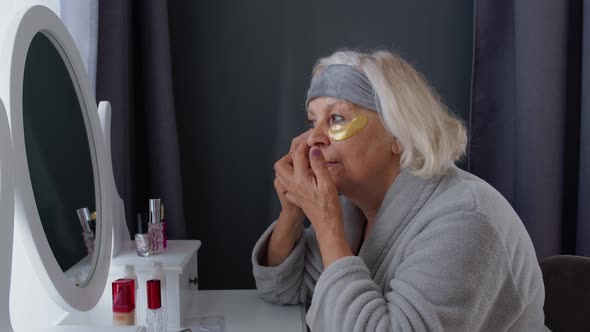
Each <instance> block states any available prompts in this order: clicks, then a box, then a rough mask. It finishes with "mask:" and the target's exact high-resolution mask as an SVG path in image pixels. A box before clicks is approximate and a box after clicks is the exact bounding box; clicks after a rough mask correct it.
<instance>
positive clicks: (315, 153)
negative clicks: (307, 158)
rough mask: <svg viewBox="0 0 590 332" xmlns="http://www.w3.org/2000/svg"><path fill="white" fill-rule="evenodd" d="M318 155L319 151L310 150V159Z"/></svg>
mask: <svg viewBox="0 0 590 332" xmlns="http://www.w3.org/2000/svg"><path fill="white" fill-rule="evenodd" d="M319 155H320V150H319V149H313V150H311V156H312V157H317V156H319Z"/></svg>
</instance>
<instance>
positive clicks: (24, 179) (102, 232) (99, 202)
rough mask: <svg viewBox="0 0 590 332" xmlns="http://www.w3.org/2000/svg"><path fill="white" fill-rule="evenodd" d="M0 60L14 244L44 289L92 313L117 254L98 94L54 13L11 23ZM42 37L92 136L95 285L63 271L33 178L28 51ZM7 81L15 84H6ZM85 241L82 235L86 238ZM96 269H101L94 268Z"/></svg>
mask: <svg viewBox="0 0 590 332" xmlns="http://www.w3.org/2000/svg"><path fill="white" fill-rule="evenodd" d="M6 30H7V34H6V38H5V39H4V41H3V44H2V49H3V54H2V57H1V58H0V59H1V60H0V77H1V78H3V79H2V80H0V96H1V97H2V98H3V99H4V100H5V102H6V105H7V110H8V117H9V123H10V129H11V137H12V142H13V156H14V166H15V167H14V168H15V174H14V175H15V176H14V192H15V194H14V199H15V201H14V206H15V211H14V215H15V216H14V239H15V242H16V241H19V242H20V243H22V246H23V247H24V248H25V251H26V254H27V255H26V256H27V258H28V260H29V261H30V264H31V266H32V268H33V270H34V271H35V272H36V273H37V277H38V279H39V281H40V282H41V284H42V286H43V288H44V289H45V290H47V293H48V294H49V296H50V297H51V298H52V299H53V300H54V301H55V303H56V304H58V305H59V306H60V307H61V308H62V309H64V310H66V311H75V310H80V311H87V310H90V309H92V308H93V307H94V306H95V305H96V303H97V302H98V301H99V299H100V297H101V295H102V293H103V291H104V288H105V285H106V281H107V277H108V272H109V266H110V260H111V250H112V247H111V246H112V220H113V217H114V215H113V200H112V193H113V192H115V188H113V184H114V180H113V179H112V178H113V173H112V166H111V164H109V161H110V157H109V156H107V155H106V154H107V149H106V146H105V139H104V136H103V133H102V130H101V123H100V119H99V116H98V112H97V105H96V101H95V98H94V93H92V91H91V90H90V84H89V81H88V77H87V74H86V70H85V68H84V64H83V62H82V58H81V57H80V54H79V52H78V49H77V47H76V45H75V43H74V41H73V39H72V37H71V36H70V34H69V32H68V31H67V29H66V27H65V26H64V24H63V23H62V21H61V20H60V19H59V17H57V16H56V15H55V14H54V13H53V12H52V11H51V10H50V9H48V8H46V7H43V6H33V7H31V8H28V9H27V10H25V11H23V12H21V13H20V14H18V15H16V17H15V18H14V20H13V21H11V22H9V23H8V26H7V29H6ZM39 32H42V33H43V34H44V35H45V36H46V37H48V39H50V40H51V41H52V43H53V45H54V46H55V48H56V49H57V51H58V52H59V53H60V55H61V57H62V60H63V62H64V64H65V65H66V67H67V68H68V72H69V74H70V77H71V79H72V83H73V85H74V88H75V90H76V94H77V96H78V100H79V102H80V103H81V109H82V115H83V118H84V124H85V127H86V132H87V134H88V135H89V136H88V139H89V142H90V143H89V144H90V150H91V156H92V157H91V158H92V165H93V171H94V188H95V197H96V211H97V219H100V228H97V232H96V233H97V234H96V236H97V237H96V242H95V243H96V244H97V245H99V247H98V248H99V252H98V254H97V255H96V254H95V255H94V257H93V268H92V271H91V272H90V273H89V275H91V276H92V277H91V279H90V280H89V282H88V283H87V284H86V285H85V287H77V286H75V285H74V281H73V280H71V279H69V278H67V277H66V275H65V274H64V272H63V271H62V270H61V268H60V266H59V264H58V263H57V260H56V258H55V256H54V255H53V252H52V251H51V247H50V246H49V242H48V241H47V237H46V236H45V233H44V230H43V226H42V224H41V219H40V217H39V213H38V210H37V206H36V203H35V197H34V194H33V189H32V185H31V179H30V176H29V171H28V170H29V167H28V163H27V156H26V147H25V139H24V131H23V109H22V106H23V105H22V97H23V76H24V70H25V61H26V58H27V51H28V49H29V45H30V44H31V41H32V40H33V38H34V37H35V35H36V34H37V33H39ZM5 78H9V80H6V79H5ZM80 236H81V233H80ZM94 263H95V264H94Z"/></svg>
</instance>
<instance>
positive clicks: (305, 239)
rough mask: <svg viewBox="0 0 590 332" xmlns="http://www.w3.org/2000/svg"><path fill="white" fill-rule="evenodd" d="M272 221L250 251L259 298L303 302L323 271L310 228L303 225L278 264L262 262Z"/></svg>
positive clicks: (272, 225) (279, 301)
mask: <svg viewBox="0 0 590 332" xmlns="http://www.w3.org/2000/svg"><path fill="white" fill-rule="evenodd" d="M275 224H276V221H275V222H274V223H272V224H271V225H270V226H269V227H268V229H267V230H266V231H265V232H264V233H263V234H262V236H261V237H260V239H259V240H258V242H256V245H255V246H254V249H253V251H252V266H253V275H254V279H255V281H256V288H257V289H258V292H259V294H260V295H261V296H262V298H263V299H265V300H267V301H269V302H272V303H278V304H296V303H307V302H309V301H310V300H311V295H312V294H313V290H314V287H315V284H316V282H317V280H318V278H319V277H320V274H321V273H322V271H323V263H322V257H321V254H320V251H319V247H318V244H317V240H316V237H315V233H314V231H313V228H311V227H310V228H307V229H305V230H304V231H303V232H302V234H301V236H300V237H299V240H298V241H297V243H296V244H295V247H294V248H293V250H292V251H291V253H290V254H289V256H287V258H286V259H285V260H284V261H283V262H282V263H281V264H280V265H278V266H270V267H269V266H262V265H261V264H260V262H261V258H262V257H263V256H264V255H265V254H266V251H267V248H268V241H269V240H270V235H271V234H272V231H273V230H274V227H275Z"/></svg>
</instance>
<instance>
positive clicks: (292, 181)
mask: <svg viewBox="0 0 590 332" xmlns="http://www.w3.org/2000/svg"><path fill="white" fill-rule="evenodd" d="M309 134H310V132H309V131H306V132H305V133H303V134H301V135H299V136H298V137H296V138H295V139H293V141H292V142H291V149H290V151H289V153H288V154H286V155H285V156H283V157H282V158H281V159H279V160H278V161H277V162H276V163H275V166H274V168H275V172H276V177H275V181H274V185H275V189H276V191H277V194H278V196H279V200H280V202H281V205H282V208H283V213H287V214H289V215H292V216H296V217H295V218H296V219H299V220H302V219H303V217H304V216H307V218H308V219H309V221H310V222H311V224H312V225H313V228H314V231H315V233H316V237H317V239H318V243H319V245H320V251H321V252H322V259H323V261H324V266H327V265H328V264H329V263H331V262H332V261H334V260H335V259H338V258H340V257H343V256H348V255H352V253H351V252H350V248H349V246H348V243H347V242H346V239H345V236H344V226H343V220H342V218H343V215H342V205H341V203H340V199H339V197H338V189H337V188H336V185H335V184H334V181H333V180H332V177H331V176H330V171H329V170H328V167H327V166H326V160H325V158H324V155H323V154H322V152H321V150H320V148H319V147H318V146H313V147H311V148H310V147H309V146H308V144H307V138H308V136H309Z"/></svg>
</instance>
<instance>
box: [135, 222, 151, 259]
mask: <svg viewBox="0 0 590 332" xmlns="http://www.w3.org/2000/svg"><path fill="white" fill-rule="evenodd" d="M145 228H146V224H145V213H143V212H139V213H137V233H136V234H135V249H136V251H137V254H138V255H139V256H142V257H146V256H149V255H150V253H151V247H152V243H151V239H150V235H149V233H147V232H145Z"/></svg>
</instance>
